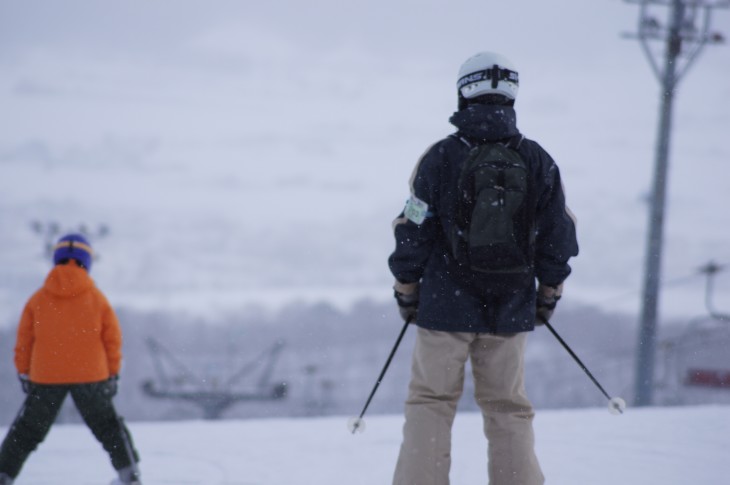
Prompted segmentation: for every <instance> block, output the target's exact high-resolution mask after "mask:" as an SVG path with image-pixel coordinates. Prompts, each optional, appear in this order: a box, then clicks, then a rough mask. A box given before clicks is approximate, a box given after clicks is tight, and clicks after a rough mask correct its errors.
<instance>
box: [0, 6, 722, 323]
mask: <svg viewBox="0 0 730 485" xmlns="http://www.w3.org/2000/svg"><path fill="white" fill-rule="evenodd" d="M282 13H283V14H282ZM637 17H638V11H637V8H636V7H635V6H633V5H629V4H626V3H624V2H621V1H618V0H603V1H599V2H585V1H580V0H560V1H557V2H540V1H537V0H515V1H510V2H500V3H498V4H495V3H488V2H483V1H478V0H464V1H459V2H444V1H438V0H428V1H415V0H402V1H398V2H392V1H387V0H376V1H370V2H347V3H346V5H345V4H342V2H338V1H336V0H315V1H310V2H296V1H294V0H289V1H286V2H275V3H271V4H268V3H266V2H255V3H250V2H233V1H221V2H216V3H215V6H212V5H211V4H210V3H208V2H200V1H194V0H186V1H176V2H155V3H154V4H150V3H149V2H143V1H129V2H122V3H119V2H117V3H115V4H113V5H108V4H103V5H102V4H90V3H89V2H83V1H74V0H69V1H64V2H63V5H61V4H59V3H58V2H53V1H49V0H39V1H35V2H32V3H30V2H3V3H2V5H0V71H1V72H2V76H0V106H1V107H2V109H0V121H1V122H2V130H0V213H2V217H1V218H0V246H1V247H2V248H3V251H0V266H1V267H2V268H3V272H2V274H1V275H0V324H5V325H7V324H14V322H15V319H16V318H17V314H18V313H19V311H20V305H21V304H22V303H21V302H22V301H23V300H24V299H25V298H26V297H27V295H28V293H29V292H30V291H32V290H33V289H35V288H36V287H37V286H38V284H39V283H40V280H41V279H42V278H43V276H44V274H45V272H46V271H47V268H48V266H47V262H46V261H45V260H44V259H43V253H42V247H43V238H42V237H40V236H39V235H38V234H35V233H34V232H32V231H31V230H30V228H29V226H30V224H31V222H33V221H39V222H41V223H43V224H49V223H51V222H57V223H58V224H60V226H61V227H62V228H64V229H74V228H76V227H77V226H78V225H79V224H82V223H83V224H86V225H87V226H88V227H90V228H91V229H92V230H95V229H96V228H98V227H99V225H101V224H104V225H107V226H108V227H109V228H110V231H111V232H110V235H109V236H108V237H105V238H97V239H96V240H95V241H94V242H95V244H96V246H97V248H98V249H99V252H100V255H101V259H100V260H99V261H98V262H97V265H96V267H95V268H94V270H93V274H94V277H95V278H96V280H97V281H98V283H99V284H100V286H101V287H102V288H104V289H105V290H106V291H107V293H108V295H109V297H110V299H111V300H112V301H113V302H114V303H115V304H116V305H119V306H130V307H134V308H138V309H152V310H162V311H166V310H187V311H192V312H196V313H200V314H211V313H215V312H216V311H217V310H221V311H223V310H230V309H235V308H238V307H240V306H241V305H243V304H244V303H246V302H251V301H253V302H257V303H263V304H265V305H271V306H274V307H277V306H280V305H281V304H282V303H284V302H287V301H290V300H292V299H296V298H298V299H306V300H318V299H325V300H328V301H331V302H333V303H335V304H345V305H346V304H349V303H350V302H351V301H353V300H355V299H358V298H361V297H363V296H374V297H376V298H379V299H387V298H389V297H390V293H389V287H390V276H389V274H388V271H387V268H386V264H385V259H386V257H387V255H388V253H389V252H390V251H391V249H392V244H393V243H392V237H391V234H390V221H391V220H392V218H393V217H394V216H395V215H396V214H397V212H398V211H399V210H400V209H401V208H402V205H403V202H404V201H405V199H406V198H407V180H408V177H409V174H410V171H411V169H412V167H413V165H414V163H415V161H416V159H417V157H418V156H419V155H420V154H421V153H422V152H423V150H424V149H425V148H426V147H427V146H428V145H429V144H430V143H432V142H433V141H434V140H436V139H437V138H439V137H442V136H444V135H446V134H447V133H449V132H450V131H451V126H450V125H449V124H448V123H447V119H448V117H449V116H450V114H451V113H452V111H453V110H454V106H455V98H456V96H455V90H454V82H455V77H456V72H457V70H458V66H459V64H460V63H461V62H462V61H463V60H464V59H465V58H466V57H468V56H469V55H471V54H473V53H474V52H475V51H477V50H482V49H493V50H497V51H501V52H503V53H505V54H507V55H508V56H509V57H511V58H512V59H513V61H514V62H515V63H516V64H517V66H519V69H520V73H521V81H522V86H521V92H520V98H519V101H518V103H517V108H518V126H519V127H520V128H521V129H522V131H523V132H524V133H525V134H527V135H528V136H530V137H532V138H535V139H538V140H539V141H541V143H542V144H543V145H544V146H545V147H546V149H547V150H548V151H549V152H550V153H551V154H553V156H554V157H555V158H556V160H557V161H558V163H559V164H560V166H561V169H562V172H563V175H564V178H565V182H566V185H567V193H568V202H569V204H570V205H571V207H572V209H573V211H574V212H575V213H576V214H577V216H578V218H579V221H580V222H579V224H580V225H579V231H580V241H581V255H580V257H579V258H578V259H576V261H575V264H574V270H575V271H574V275H573V277H572V279H571V282H570V284H569V286H568V288H567V289H566V297H569V298H572V299H575V300H576V301H580V302H581V303H586V304H597V305H601V306H604V307H605V308H608V309H611V310H613V309H619V310H622V311H626V312H629V313H634V312H636V310H637V309H638V303H639V290H640V284H641V268H642V264H643V258H644V239H645V235H644V233H645V225H646V218H647V216H646V204H645V202H644V199H645V197H646V194H647V192H648V189H649V185H650V177H651V170H652V168H651V167H652V163H653V147H654V143H655V136H656V134H655V131H656V118H657V107H658V101H659V87H658V83H657V81H656V79H654V77H653V75H652V73H651V70H650V68H649V66H648V63H647V61H646V59H645V58H644V57H643V55H642V52H641V49H640V47H639V45H638V44H637V43H636V42H634V41H629V40H623V39H621V38H620V34H621V33H622V32H626V31H632V30H634V29H635V25H636V21H637ZM715 25H716V26H717V28H718V29H720V30H722V31H724V32H725V33H726V34H729V33H730V12H727V11H719V12H717V14H716V22H715ZM729 77H730V48H727V46H720V47H708V48H706V50H705V52H703V54H702V56H701V57H700V59H699V60H698V62H697V63H696V64H695V66H694V67H693V68H692V70H691V71H690V72H689V74H688V76H687V77H686V78H685V79H684V80H683V81H682V83H681V85H680V89H679V92H678V96H677V104H676V110H675V114H676V119H675V129H676V130H675V136H674V139H673V152H672V159H671V172H670V189H669V207H668V209H669V213H668V219H667V227H666V234H667V243H666V257H665V265H664V268H665V273H664V275H665V277H666V279H667V280H668V281H674V280H675V279H677V278H683V277H685V276H690V275H692V274H693V273H695V271H696V268H697V267H698V266H700V265H701V264H704V263H706V262H707V260H709V259H711V258H712V259H715V260H717V261H719V262H730V244H728V239H729V237H730V233H729V231H728V228H727V221H728V219H727V215H726V212H725V210H724V207H726V206H727V205H728V201H730V195H728V191H727V190H726V188H725V184H726V180H728V178H730V165H728V164H727V160H728V159H730V148H728V146H727V143H725V138H726V135H727V133H728V130H730V109H728V108H730V104H729V103H730V83H728V82H727V80H728V78H729ZM717 284H718V286H717V289H718V290H717V295H718V297H717V300H716V304H717V306H718V307H721V308H723V307H724V308H730V300H728V296H727V295H728V294H730V292H729V291H728V290H730V277H728V276H727V274H724V275H720V278H718V282H717ZM667 291H668V293H667V294H666V296H665V297H664V298H663V300H662V310H663V314H664V315H669V316H676V315H682V316H684V315H695V314H698V313H701V312H702V311H703V299H702V296H703V281H702V279H701V278H700V277H694V278H690V279H688V280H686V281H683V284H682V285H679V286H676V287H669V288H667Z"/></svg>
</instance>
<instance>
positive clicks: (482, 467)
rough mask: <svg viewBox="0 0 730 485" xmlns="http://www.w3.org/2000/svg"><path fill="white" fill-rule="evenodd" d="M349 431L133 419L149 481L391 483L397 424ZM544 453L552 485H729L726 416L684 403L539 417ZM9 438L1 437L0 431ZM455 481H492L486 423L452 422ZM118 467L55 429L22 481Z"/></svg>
mask: <svg viewBox="0 0 730 485" xmlns="http://www.w3.org/2000/svg"><path fill="white" fill-rule="evenodd" d="M366 422H367V429H366V430H365V432H364V433H363V434H358V435H355V436H353V435H351V434H349V432H348V431H347V429H346V418H345V417H331V418H322V419H269V420H257V421H224V422H196V421H191V422H176V423H165V424H161V423H131V424H130V427H131V430H132V433H133V434H134V437H135V439H136V442H137V446H138V448H139V451H140V453H141V454H142V459H143V461H142V463H141V470H142V473H143V476H144V483H145V484H146V485H166V484H175V485H183V484H185V485H196V484H197V485H291V484H312V485H314V484H316V485H340V484H343V483H347V484H352V485H373V484H385V483H389V482H390V480H391V476H392V475H391V474H392V470H393V467H394V464H395V460H396V457H397V453H398V448H399V445H400V427H401V422H402V418H401V417H399V416H372V417H368V418H367V419H366ZM535 427H536V433H537V452H538V456H539V458H540V460H541V465H542V467H543V470H544V473H545V475H546V478H547V482H546V483H548V484H557V485H586V484H590V485H615V484H627V485H645V484H661V485H691V484H702V485H723V484H726V483H727V471H728V464H727V449H728V447H730V408H728V407H684V408H660V409H651V408H643V409H641V410H638V409H637V410H632V409H629V410H627V412H626V414H625V415H623V416H611V415H609V414H608V412H607V411H606V410H603V409H590V410H580V411H577V410H565V411H546V412H540V413H539V414H538V416H537V418H536V425H535ZM0 432H2V433H4V432H5V429H4V428H3V429H0ZM452 451H453V464H452V472H451V479H452V483H454V484H455V485H459V484H466V483H486V444H485V441H484V439H483V438H482V437H481V418H480V416H479V415H477V414H469V413H467V414H459V415H457V418H456V421H455V423H454V443H453V450H452ZM112 476H113V473H112V470H111V466H110V465H109V464H108V462H107V459H106V456H105V455H104V453H103V451H102V450H101V447H100V446H98V445H97V444H96V442H95V441H94V438H93V437H92V435H91V433H90V432H89V431H88V430H86V429H85V428H82V427H80V426H77V425H63V426H56V427H55V428H53V429H52V430H51V433H50V435H49V436H48V438H47V440H46V442H45V443H43V444H42V445H41V447H40V449H39V450H37V451H36V452H35V454H33V455H32V456H31V458H30V459H29V461H28V462H27V464H26V467H25V469H24V471H23V473H22V475H21V476H20V478H19V480H18V481H17V482H16V483H17V485H102V484H107V483H108V482H109V479H110V478H111V477H112Z"/></svg>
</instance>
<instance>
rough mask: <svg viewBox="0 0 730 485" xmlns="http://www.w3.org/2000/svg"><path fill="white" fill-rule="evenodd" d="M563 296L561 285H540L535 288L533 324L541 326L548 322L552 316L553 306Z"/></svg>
mask: <svg viewBox="0 0 730 485" xmlns="http://www.w3.org/2000/svg"><path fill="white" fill-rule="evenodd" d="M562 295H563V284H562V283H560V284H559V285H557V286H548V285H543V284H542V283H540V284H539V285H538V286H537V309H536V311H535V316H536V318H535V323H536V324H537V325H542V324H543V323H547V322H549V321H550V317H552V316H553V312H554V311H555V306H556V305H557V304H558V300H560V297H561V296H562Z"/></svg>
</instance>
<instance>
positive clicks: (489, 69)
mask: <svg viewBox="0 0 730 485" xmlns="http://www.w3.org/2000/svg"><path fill="white" fill-rule="evenodd" d="M518 84H519V81H518V75H517V70H516V69H515V67H514V65H513V64H512V63H511V62H510V61H509V59H507V58H506V57H504V56H502V55H499V54H496V53H494V52H480V53H478V54H476V55H474V56H472V57H470V58H469V59H467V60H466V61H465V62H464V63H463V64H462V65H461V68H459V80H458V81H457V82H456V88H457V89H458V90H459V97H460V98H464V99H471V98H475V97H477V96H481V95H483V94H498V95H502V96H505V97H506V98H507V99H509V100H514V99H515V98H516V97H517V89H518Z"/></svg>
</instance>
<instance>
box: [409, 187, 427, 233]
mask: <svg viewBox="0 0 730 485" xmlns="http://www.w3.org/2000/svg"><path fill="white" fill-rule="evenodd" d="M403 215H404V216H406V218H407V219H408V220H409V221H413V222H414V223H416V224H418V225H419V226H420V225H421V224H423V221H424V220H426V216H427V215H428V204H426V203H425V202H424V201H422V200H421V199H419V198H418V197H416V196H415V195H411V198H410V199H408V202H406V208H405V210H404V211H403Z"/></svg>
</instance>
